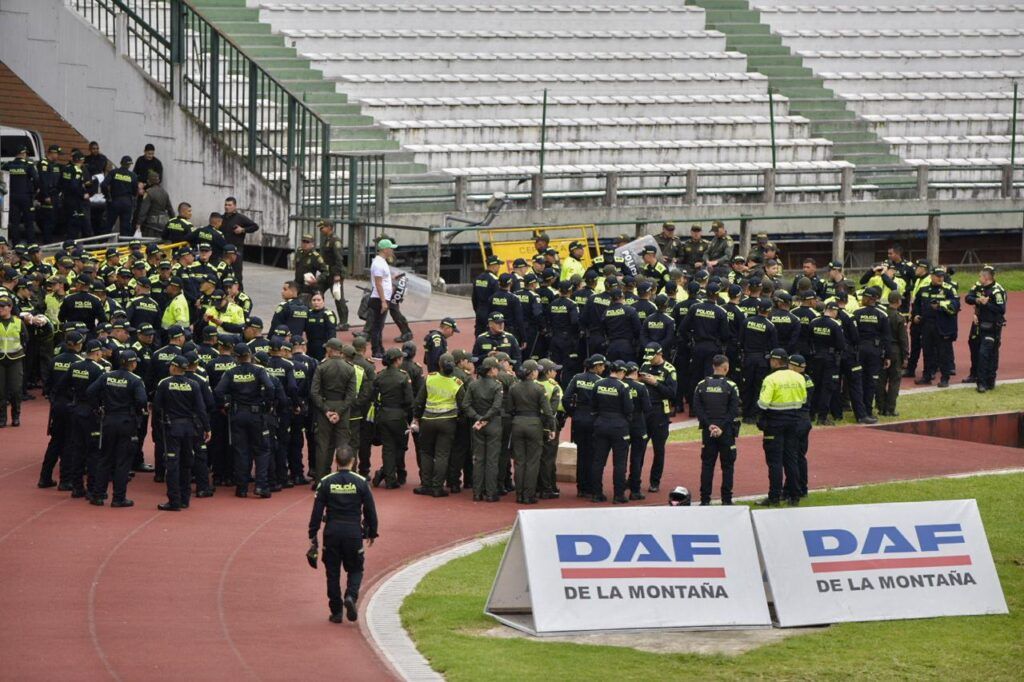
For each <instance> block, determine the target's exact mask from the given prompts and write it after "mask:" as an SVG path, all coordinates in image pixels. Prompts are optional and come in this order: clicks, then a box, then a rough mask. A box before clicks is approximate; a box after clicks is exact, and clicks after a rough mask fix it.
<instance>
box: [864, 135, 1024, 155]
mask: <svg viewBox="0 0 1024 682" xmlns="http://www.w3.org/2000/svg"><path fill="white" fill-rule="evenodd" d="M884 141H885V142H886V143H887V144H889V146H890V148H891V149H892V153H893V154H899V155H900V156H901V157H904V158H916V159H923V158H935V159H966V158H972V157H977V158H981V157H989V158H996V157H1005V158H1009V156H1010V136H1009V135H969V136H940V135H934V136H928V137H886V138H884ZM1017 158H1024V139H1021V137H1020V136H1018V138H1017Z"/></svg>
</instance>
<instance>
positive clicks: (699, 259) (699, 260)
mask: <svg viewBox="0 0 1024 682" xmlns="http://www.w3.org/2000/svg"><path fill="white" fill-rule="evenodd" d="M709 245H710V242H708V240H706V239H704V238H703V236H702V235H701V227H700V225H691V226H690V238H689V239H688V240H687V241H685V242H683V245H682V256H681V258H680V259H679V265H681V266H683V267H687V268H690V269H691V270H700V269H702V268H703V267H704V253H705V252H706V251H707V250H708V246H709Z"/></svg>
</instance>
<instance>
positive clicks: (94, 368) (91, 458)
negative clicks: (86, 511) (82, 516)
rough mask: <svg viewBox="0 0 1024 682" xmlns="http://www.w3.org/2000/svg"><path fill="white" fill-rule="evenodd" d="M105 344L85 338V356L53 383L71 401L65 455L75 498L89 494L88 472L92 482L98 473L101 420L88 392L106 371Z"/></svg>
mask: <svg viewBox="0 0 1024 682" xmlns="http://www.w3.org/2000/svg"><path fill="white" fill-rule="evenodd" d="M102 348H103V344H102V343H101V342H100V341H98V340H96V339H90V340H89V341H86V342H85V346H83V348H82V350H83V352H84V354H85V359H83V360H79V361H78V362H76V363H74V364H72V365H71V367H70V368H69V369H68V373H67V375H66V376H65V377H64V379H63V380H62V381H61V382H60V383H59V384H58V385H57V386H55V387H54V390H55V391H57V392H60V393H66V394H67V396H68V400H69V401H70V403H71V437H70V438H68V441H67V449H66V450H65V453H64V456H65V457H66V458H67V459H68V461H69V462H70V463H71V497H76V498H77V497H85V496H86V489H87V487H86V485H84V484H83V479H84V478H85V476H86V474H88V476H89V483H92V482H93V477H94V475H95V468H96V459H97V457H98V450H99V447H98V444H99V428H98V423H99V421H98V420H97V419H96V408H95V405H94V404H93V403H92V402H91V401H90V400H89V397H88V395H87V394H86V392H87V391H88V390H89V386H91V385H92V382H94V381H96V380H97V379H99V378H100V376H102V375H103V373H104V372H105V371H106V368H105V367H104V366H103V365H102V364H101V357H102Z"/></svg>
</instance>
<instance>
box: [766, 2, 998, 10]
mask: <svg viewBox="0 0 1024 682" xmlns="http://www.w3.org/2000/svg"><path fill="white" fill-rule="evenodd" d="M1012 2H1013V0H1010V2H1006V1H1005V0H1004V2H1002V3H997V2H989V3H986V4H1004V5H1008V4H1012ZM748 4H749V5H750V8H751V9H765V8H779V7H791V6H793V5H801V6H805V7H806V6H813V7H837V8H838V7H847V6H849V5H851V4H854V3H853V0H806V1H804V2H801V0H748ZM858 4H860V5H864V4H866V3H863V2H861V3H858ZM879 4H880V5H883V4H884V5H889V6H894V7H895V6H901V5H911V6H915V7H926V6H934V5H945V6H949V5H956V4H958V3H957V2H956V1H955V0H902V1H900V0H885V1H884V2H880V3H879ZM959 4H963V2H962V0H961V2H960V3H959Z"/></svg>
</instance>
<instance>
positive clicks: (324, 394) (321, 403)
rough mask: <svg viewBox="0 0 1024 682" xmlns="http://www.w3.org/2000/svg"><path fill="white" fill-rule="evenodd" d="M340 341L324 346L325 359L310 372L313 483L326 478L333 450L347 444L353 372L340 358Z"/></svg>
mask: <svg viewBox="0 0 1024 682" xmlns="http://www.w3.org/2000/svg"><path fill="white" fill-rule="evenodd" d="M343 345H344V344H342V342H341V339H329V340H328V341H327V343H325V344H324V349H325V350H326V351H327V358H326V359H325V360H324V361H323V362H321V363H320V364H319V365H318V366H317V368H316V371H315V372H314V373H313V383H312V385H311V387H310V390H309V401H310V403H312V405H313V409H314V410H316V472H315V475H314V484H315V482H316V481H319V480H320V479H322V478H323V477H324V476H326V475H327V474H328V473H329V471H330V467H331V457H333V454H334V451H335V450H336V449H337V448H338V447H339V446H340V445H342V444H345V443H347V442H348V427H349V423H348V418H349V411H350V410H351V408H352V406H353V404H355V402H356V395H357V389H356V371H355V369H353V368H352V365H350V364H349V363H347V362H345V361H344V360H343V359H342V357H341V350H342V347H343Z"/></svg>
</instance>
